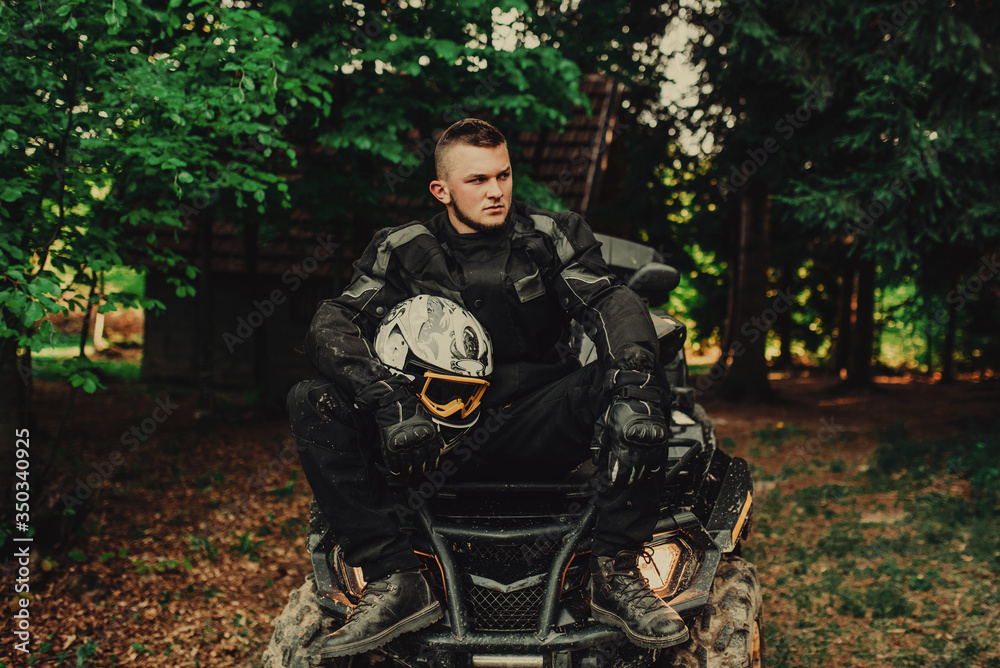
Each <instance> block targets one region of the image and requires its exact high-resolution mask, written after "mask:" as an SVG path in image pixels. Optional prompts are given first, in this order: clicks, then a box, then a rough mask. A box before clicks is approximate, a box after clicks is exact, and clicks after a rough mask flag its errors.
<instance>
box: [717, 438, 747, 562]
mask: <svg viewBox="0 0 1000 668" xmlns="http://www.w3.org/2000/svg"><path fill="white" fill-rule="evenodd" d="M753 498H754V497H753V479H752V478H751V477H750V465H749V464H747V462H746V460H745V459H742V458H741V457H733V458H732V459H731V460H730V461H729V466H728V467H727V468H726V472H725V475H724V476H723V477H722V484H721V485H719V493H718V495H717V496H716V498H715V503H714V504H713V507H712V514H711V515H709V517H708V521H707V522H706V523H705V530H706V531H708V535H709V536H711V537H712V540H713V541H715V544H716V545H718V547H719V549H720V550H721V551H722V552H724V553H725V552H732V551H733V550H734V549H735V548H736V545H737V543H738V542H739V540H740V538H741V537H744V536H745V535H746V534H747V533H749V528H750V521H751V517H752V515H753V512H752V511H753Z"/></svg>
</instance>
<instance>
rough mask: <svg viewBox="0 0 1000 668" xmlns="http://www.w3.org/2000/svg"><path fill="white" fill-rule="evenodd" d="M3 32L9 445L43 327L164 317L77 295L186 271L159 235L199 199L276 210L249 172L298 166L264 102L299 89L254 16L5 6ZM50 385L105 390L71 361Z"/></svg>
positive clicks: (1, 165)
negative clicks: (112, 272)
mask: <svg viewBox="0 0 1000 668" xmlns="http://www.w3.org/2000/svg"><path fill="white" fill-rule="evenodd" d="M189 12H192V13H196V14H197V19H196V20H187V19H186V18H185V17H186V15H188V13H189ZM0 26H2V31H3V47H2V49H3V50H2V51H0V66H2V67H3V70H4V73H5V74H4V77H3V79H2V81H0V118H3V119H4V123H5V125H4V128H3V130H2V135H0V156H2V158H3V160H2V162H0V173H2V182H3V187H2V191H0V224H2V228H0V264H2V266H3V268H4V273H3V279H2V283H0V316H2V320H0V378H2V380H0V386H3V387H4V388H5V389H6V390H7V392H8V395H7V396H6V397H4V399H5V400H8V401H9V400H13V402H16V403H6V402H5V403H4V404H3V405H2V406H0V410H2V415H0V429H2V430H3V432H4V433H5V434H9V433H12V432H13V429H14V427H15V426H18V425H19V426H32V425H31V411H30V406H29V405H28V403H27V402H28V401H29V399H30V387H31V379H32V373H31V353H32V351H35V350H39V349H41V348H44V347H46V346H48V345H49V342H50V338H51V336H52V334H53V331H52V326H51V323H50V322H49V321H47V320H46V319H45V316H46V315H48V314H54V313H64V312H67V311H69V310H75V309H81V310H83V309H89V308H90V307H91V305H92V304H93V303H95V302H97V301H98V300H100V304H99V309H100V311H101V312H106V311H108V310H113V309H115V308H117V307H119V306H132V305H138V306H142V307H144V308H157V307H160V306H162V305H161V304H159V303H157V302H155V301H153V300H148V299H139V298H137V296H136V295H134V294H126V293H114V292H111V293H108V294H105V295H103V296H100V295H99V293H98V292H95V291H93V290H90V291H89V294H84V293H85V292H87V290H86V289H81V286H94V285H97V284H98V283H99V281H100V277H101V276H102V275H103V273H104V272H106V271H108V270H109V269H111V268H112V267H115V266H118V265H125V264H129V265H133V266H137V267H146V268H151V269H159V268H170V267H182V266H183V265H184V264H185V263H184V262H183V261H182V259H181V258H180V256H179V255H178V254H177V253H175V252H172V251H170V250H167V249H164V248H163V247H161V246H159V245H158V244H157V237H156V235H157V233H158V232H160V231H164V230H167V231H169V230H174V229H179V228H180V227H182V226H183V225H184V223H185V221H186V220H187V219H188V218H190V217H191V216H194V215H197V213H198V212H199V209H200V208H203V207H202V206H201V205H202V204H203V203H204V204H207V201H206V202H202V201H201V200H199V198H198V197H196V196H195V195H196V194H197V193H200V192H203V191H204V189H205V188H212V189H214V190H216V191H217V192H219V193H223V192H224V193H228V196H229V198H230V199H231V200H232V201H233V202H234V205H235V206H236V207H245V206H256V207H257V208H259V209H260V210H264V207H265V204H266V198H267V196H268V195H269V194H271V195H272V197H273V199H274V200H276V201H279V202H280V201H282V200H284V203H285V204H286V205H287V186H286V184H285V183H284V182H283V179H282V178H281V177H280V176H279V175H278V174H275V173H273V172H269V171H265V170H263V169H261V167H260V162H261V160H262V158H265V157H267V156H268V155H269V154H270V153H271V152H272V151H282V152H283V153H285V154H287V159H288V160H289V162H291V163H292V164H293V163H294V154H293V153H290V152H289V147H290V145H289V144H288V142H287V141H285V140H284V139H282V138H281V136H280V135H279V134H277V133H275V132H274V130H275V129H276V127H279V126H281V125H282V124H284V122H285V120H286V119H285V117H284V116H282V115H281V114H280V112H279V110H278V109H277V108H276V106H275V103H274V100H275V94H276V92H277V90H278V88H279V87H281V88H282V89H283V90H292V91H301V86H300V84H298V83H296V82H297V80H296V79H294V78H292V81H291V82H290V81H289V80H288V79H286V78H285V77H284V76H283V75H282V73H281V68H282V67H283V66H284V63H283V62H282V61H281V60H280V54H279V51H280V46H281V43H280V40H278V39H275V38H269V37H267V35H269V34H270V33H273V32H275V30H274V26H273V24H272V23H271V22H270V21H269V20H268V19H267V18H266V17H264V16H263V15H262V14H260V13H259V12H257V11H255V10H242V9H241V10H237V9H221V8H213V7H209V6H205V3H202V2H198V1H196V0H192V1H191V2H184V1H183V0H171V2H170V3H169V6H168V7H164V6H162V5H159V4H154V3H146V4H143V3H137V2H132V3H128V2H116V3H114V4H113V8H109V7H108V6H103V5H99V4H95V3H88V2H83V1H81V0H69V1H67V2H62V3H58V4H55V3H41V4H39V3H30V2H3V3H2V4H0ZM248 196H249V197H248ZM184 270H185V271H184V274H182V275H180V276H173V277H172V278H171V279H170V280H171V281H172V282H173V284H174V285H175V286H176V289H177V291H178V294H181V295H187V294H192V293H193V292H194V288H193V287H192V286H191V285H190V280H191V279H192V278H194V277H195V275H196V274H197V271H196V269H195V268H194V267H193V266H189V265H188V266H186V267H184ZM99 298H100V299H99ZM81 352H82V351H81ZM62 373H64V374H65V376H66V378H67V380H68V381H69V382H70V384H71V385H72V386H73V388H74V389H73V392H75V391H76V389H77V388H82V389H83V390H84V391H86V392H94V391H95V390H96V389H97V388H99V387H100V386H101V381H100V378H99V377H98V376H97V375H96V374H95V372H94V370H93V368H92V366H91V365H90V364H89V363H88V360H86V358H84V357H83V356H82V354H81V356H80V357H78V358H77V359H76V360H74V361H73V362H72V363H70V364H66V365H63V366H62ZM10 388H16V390H15V391H13V392H11V390H10ZM72 397H73V393H71V394H70V399H69V401H70V403H71V402H72ZM57 441H58V435H56V437H55V438H53V439H52V441H51V445H52V451H50V452H49V453H48V455H47V456H48V458H49V460H51V458H52V457H53V454H54V448H55V445H56V443H57ZM8 443H11V442H10V441H9V440H8V439H7V438H4V439H3V444H4V447H5V448H7V447H8V446H7V444H8ZM11 445H12V443H11ZM7 454H9V453H6V451H5V453H4V455H3V456H5V457H6V456H7ZM44 468H45V464H44V462H38V463H37V464H36V465H35V466H33V470H37V471H40V472H41V471H43V470H44ZM40 482H41V481H39V480H35V481H34V482H33V484H39V483H40ZM8 483H9V481H8Z"/></svg>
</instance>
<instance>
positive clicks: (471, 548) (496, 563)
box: [452, 541, 559, 583]
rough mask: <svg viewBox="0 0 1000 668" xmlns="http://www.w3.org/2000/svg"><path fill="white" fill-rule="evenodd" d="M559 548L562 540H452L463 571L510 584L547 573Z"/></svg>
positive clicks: (456, 559) (453, 548)
mask: <svg viewBox="0 0 1000 668" xmlns="http://www.w3.org/2000/svg"><path fill="white" fill-rule="evenodd" d="M558 549H559V543H556V542H550V541H541V542H534V541H533V542H527V543H515V544H510V543H507V544H496V543H487V542H468V543H464V542H455V543H452V550H454V552H453V554H454V555H455V561H456V562H457V565H458V567H459V569H460V570H462V571H464V572H466V573H473V574H475V575H482V576H483V577H487V578H490V579H491V580H496V581H498V582H507V583H509V582H517V581H518V580H523V579H524V578H526V577H529V576H532V575H538V574H539V573H547V572H548V570H549V568H550V567H551V566H552V560H553V559H554V558H555V556H556V552H557V551H558Z"/></svg>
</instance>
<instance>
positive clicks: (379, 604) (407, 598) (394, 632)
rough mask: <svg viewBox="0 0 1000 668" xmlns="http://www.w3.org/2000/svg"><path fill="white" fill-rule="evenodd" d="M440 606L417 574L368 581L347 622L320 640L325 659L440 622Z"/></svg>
mask: <svg viewBox="0 0 1000 668" xmlns="http://www.w3.org/2000/svg"><path fill="white" fill-rule="evenodd" d="M442 614H443V613H442V612H441V604H440V603H438V601H437V599H436V598H434V592H432V591H431V586H430V583H429V582H428V581H427V579H426V578H425V577H424V575H423V573H421V572H420V571H403V572H401V573H393V574H391V575H387V576H386V577H384V578H382V579H380V580H374V581H373V582H369V583H368V585H367V586H366V587H365V590H364V592H362V594H361V600H360V601H358V605H357V607H355V608H354V611H353V612H351V615H350V617H348V618H347V623H346V624H344V625H343V626H342V627H340V628H339V629H337V631H336V632H334V633H331V634H330V635H328V636H327V637H326V638H325V639H324V641H323V649H322V650H321V651H320V656H322V657H323V658H324V659H328V658H332V657H337V656H349V655H351V654H360V653H361V652H368V651H371V650H373V649H376V648H378V647H381V646H382V645H384V644H386V643H387V642H389V641H390V640H393V639H395V638H397V637H398V636H400V635H402V634H404V633H408V632H410V631H416V630H418V629H422V628H424V627H425V626H429V625H430V624H433V623H434V622H436V621H437V620H439V619H441V615H442Z"/></svg>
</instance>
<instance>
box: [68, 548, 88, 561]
mask: <svg viewBox="0 0 1000 668" xmlns="http://www.w3.org/2000/svg"><path fill="white" fill-rule="evenodd" d="M66 556H68V557H69V558H70V559H72V560H73V561H75V562H76V563H80V562H82V561H86V560H87V555H86V554H84V553H83V552H82V551H80V550H70V551H69V553H68V554H67V555H66Z"/></svg>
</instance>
